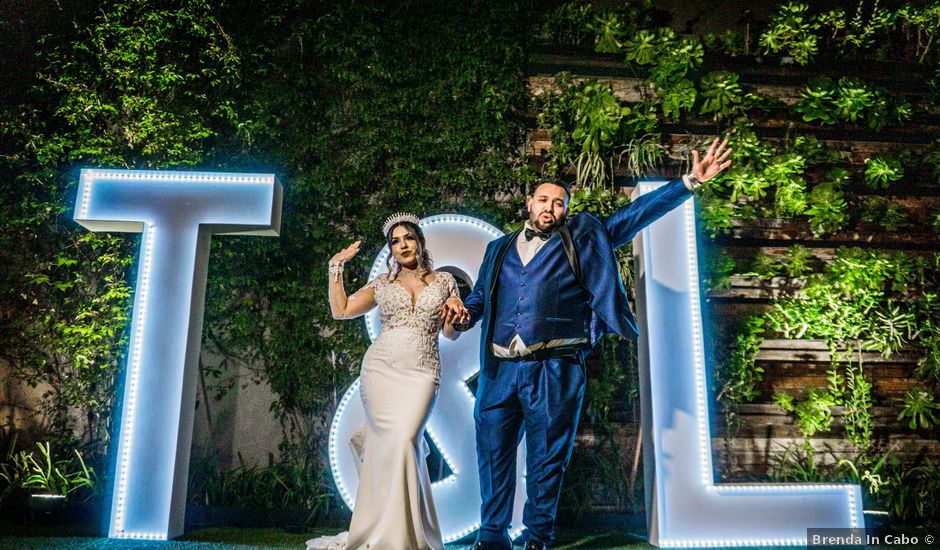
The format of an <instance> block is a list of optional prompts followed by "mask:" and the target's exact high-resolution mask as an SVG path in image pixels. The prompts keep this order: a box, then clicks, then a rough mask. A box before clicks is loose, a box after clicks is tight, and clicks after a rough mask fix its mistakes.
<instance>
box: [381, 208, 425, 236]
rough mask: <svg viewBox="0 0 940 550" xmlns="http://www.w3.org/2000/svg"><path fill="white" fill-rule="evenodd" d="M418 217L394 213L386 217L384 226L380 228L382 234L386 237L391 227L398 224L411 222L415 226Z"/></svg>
mask: <svg viewBox="0 0 940 550" xmlns="http://www.w3.org/2000/svg"><path fill="white" fill-rule="evenodd" d="M418 221H419V220H418V216H415V215H414V214H408V213H407V212H396V213H395V214H392V215H391V216H389V217H388V219H387V220H385V225H383V226H382V234H383V235H388V231H389V230H390V229H391V228H392V226H393V225H395V224H396V223H400V222H411V223H413V224H415V225H418Z"/></svg>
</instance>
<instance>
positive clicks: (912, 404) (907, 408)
mask: <svg viewBox="0 0 940 550" xmlns="http://www.w3.org/2000/svg"><path fill="white" fill-rule="evenodd" d="M937 411H940V403H937V402H935V401H934V398H933V394H931V393H930V392H928V391H926V390H923V389H918V388H915V389H911V390H907V391H906V392H905V393H904V400H903V408H902V409H901V412H900V413H899V414H898V420H907V421H908V424H907V426H908V427H909V428H910V429H912V430H914V429H917V428H921V429H924V430H929V429H930V428H932V427H934V426H935V425H936V424H937V414H936V413H937Z"/></svg>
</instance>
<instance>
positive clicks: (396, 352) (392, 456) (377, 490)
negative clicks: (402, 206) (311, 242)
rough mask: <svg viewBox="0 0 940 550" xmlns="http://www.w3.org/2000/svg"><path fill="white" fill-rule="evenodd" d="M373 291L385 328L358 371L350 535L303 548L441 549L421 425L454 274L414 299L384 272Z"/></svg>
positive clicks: (431, 397) (433, 394) (440, 276)
mask: <svg viewBox="0 0 940 550" xmlns="http://www.w3.org/2000/svg"><path fill="white" fill-rule="evenodd" d="M369 284H370V285H373V286H374V288H375V300H376V302H377V303H378V305H379V318H380V319H381V320H382V330H381V332H380V333H379V336H378V338H376V340H375V342H373V343H372V345H371V346H369V350H368V351H367V352H366V354H365V357H363V360H362V369H361V371H360V374H359V382H360V393H361V395H362V404H363V406H364V407H365V413H366V437H365V453H364V454H365V456H364V460H363V463H362V467H361V469H360V478H359V491H358V492H357V493H356V506H355V510H354V511H353V516H352V522H351V523H350V526H349V533H348V535H347V533H340V534H339V535H336V536H333V537H320V538H317V539H313V540H309V541H307V550H313V549H329V550H344V549H348V550H358V549H364V548H370V549H375V550H418V549H420V550H425V549H433V550H440V549H442V548H443V547H444V545H443V542H442V541H441V529H440V526H439V524H438V521H437V513H436V511H435V509H434V500H433V498H432V496H431V480H430V477H429V476H428V469H427V463H426V461H425V456H426V448H425V443H424V428H425V425H426V424H427V421H428V417H429V416H430V415H431V410H432V409H433V408H434V402H435V401H436V400H437V390H438V386H439V384H440V369H441V361H440V355H439V353H438V345H437V339H438V332H439V331H440V323H441V318H440V307H441V305H442V304H443V303H444V301H445V300H447V298H448V297H450V296H457V295H458V294H457V285H456V282H455V281H454V277H453V276H452V275H451V274H450V273H447V272H443V271H438V272H435V279H434V280H433V281H432V282H431V283H430V284H428V286H426V287H424V288H423V289H422V290H421V292H420V293H419V294H418V295H417V297H416V298H415V300H414V301H413V302H412V299H411V295H410V294H409V293H408V291H407V290H406V289H405V288H404V287H403V286H402V285H401V284H400V283H398V282H397V281H393V280H389V276H388V274H387V273H384V274H382V275H379V276H378V277H377V278H376V279H375V280H373V281H372V282H370V283H369Z"/></svg>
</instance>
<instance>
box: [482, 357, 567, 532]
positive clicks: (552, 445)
mask: <svg viewBox="0 0 940 550" xmlns="http://www.w3.org/2000/svg"><path fill="white" fill-rule="evenodd" d="M485 371H489V372H485ZM485 371H484V372H481V374H480V377H479V379H478V386H477V394H476V405H475V407H474V420H475V422H476V437H477V461H478V465H479V470H480V492H481V494H482V497H483V504H482V506H481V510H480V516H481V527H480V531H479V535H478V540H480V541H487V542H498V543H501V544H502V545H503V546H504V547H505V548H511V542H510V540H509V535H508V528H509V523H510V521H511V519H512V505H513V498H514V496H515V491H516V448H517V446H518V444H519V441H520V440H521V438H522V436H523V434H525V436H526V497H527V500H526V504H525V509H524V511H523V523H524V524H525V527H526V529H527V530H528V534H527V539H536V540H538V541H540V542H543V543H545V544H547V545H551V544H552V543H553V542H554V539H555V513H556V511H557V509H558V499H559V496H560V495H561V483H562V477H563V476H564V472H565V469H566V468H567V467H568V462H569V460H570V459H571V451H572V450H573V449H574V437H575V433H576V432H577V430H578V417H579V415H580V413H581V402H582V400H583V399H584V386H585V373H584V360H583V356H581V355H578V356H577V357H556V358H551V359H545V360H542V361H509V360H500V361H499V363H498V365H497V368H495V369H485Z"/></svg>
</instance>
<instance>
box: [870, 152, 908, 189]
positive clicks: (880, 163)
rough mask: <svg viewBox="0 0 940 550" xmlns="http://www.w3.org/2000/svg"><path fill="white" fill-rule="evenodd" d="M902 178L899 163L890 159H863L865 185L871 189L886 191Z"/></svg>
mask: <svg viewBox="0 0 940 550" xmlns="http://www.w3.org/2000/svg"><path fill="white" fill-rule="evenodd" d="M903 177H904V166H902V165H901V161H900V160H898V159H896V158H891V157H874V158H867V159H865V184H866V185H868V187H870V188H872V189H887V188H888V187H890V186H891V184H892V183H894V182H896V181H899V180H901V178H903Z"/></svg>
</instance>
